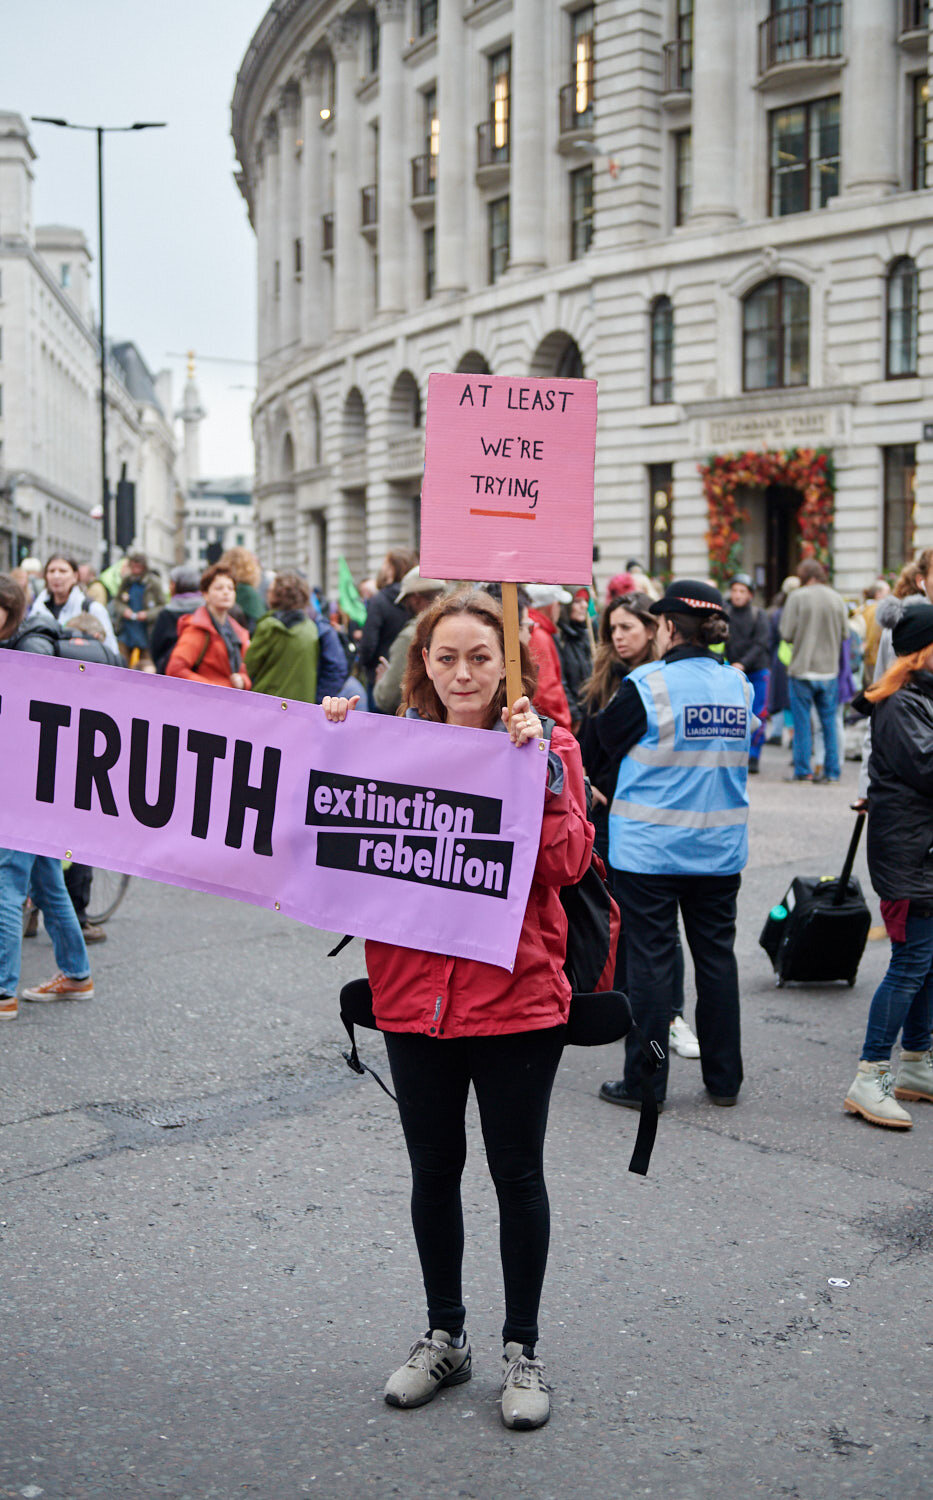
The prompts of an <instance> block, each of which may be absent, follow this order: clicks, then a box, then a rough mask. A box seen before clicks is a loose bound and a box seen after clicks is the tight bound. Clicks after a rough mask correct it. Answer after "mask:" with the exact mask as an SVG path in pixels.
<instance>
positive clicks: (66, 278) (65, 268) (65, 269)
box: [59, 260, 71, 287]
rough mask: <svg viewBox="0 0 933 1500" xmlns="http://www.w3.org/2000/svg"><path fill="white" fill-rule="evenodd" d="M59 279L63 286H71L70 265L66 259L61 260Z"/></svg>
mask: <svg viewBox="0 0 933 1500" xmlns="http://www.w3.org/2000/svg"><path fill="white" fill-rule="evenodd" d="M59 280H60V281H61V284H62V286H63V287H69V286H71V266H70V265H69V263H68V261H67V260H63V261H62V264H61V269H60V271H59Z"/></svg>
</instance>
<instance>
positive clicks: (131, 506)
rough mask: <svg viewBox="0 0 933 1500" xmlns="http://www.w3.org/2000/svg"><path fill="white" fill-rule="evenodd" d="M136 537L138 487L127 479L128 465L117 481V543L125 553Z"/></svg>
mask: <svg viewBox="0 0 933 1500" xmlns="http://www.w3.org/2000/svg"><path fill="white" fill-rule="evenodd" d="M135 535H136V486H135V484H134V483H133V481H132V479H127V478H126V465H125V464H124V467H123V474H122V475H121V477H120V479H119V480H118V481H117V531H116V543H117V546H118V547H120V548H122V550H123V551H124V552H125V551H126V549H127V548H128V547H131V546H132V545H133V538H134V537H135Z"/></svg>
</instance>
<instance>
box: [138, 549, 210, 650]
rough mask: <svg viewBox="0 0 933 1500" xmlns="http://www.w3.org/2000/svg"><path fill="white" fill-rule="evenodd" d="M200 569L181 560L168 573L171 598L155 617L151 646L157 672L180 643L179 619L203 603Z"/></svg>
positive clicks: (191, 612) (190, 613)
mask: <svg viewBox="0 0 933 1500" xmlns="http://www.w3.org/2000/svg"><path fill="white" fill-rule="evenodd" d="M201 572H202V569H201V568H199V567H196V566H195V564H194V563H179V564H178V567H177V568H173V569H172V571H171V573H170V574H169V575H168V576H169V588H170V590H171V598H170V599H169V602H168V604H166V606H165V608H164V609H163V610H160V611H159V613H158V614H157V615H156V617H155V621H154V623H153V626H152V636H151V638H150V642H149V649H150V651H151V653H152V660H153V662H154V664H155V669H156V671H157V672H163V673H164V671H165V669H166V667H167V666H168V659H169V657H170V656H171V654H172V652H173V651H174V649H175V647H176V645H177V644H178V621H179V620H180V619H181V617H182V615H193V614H194V612H195V610H196V609H199V608H200V607H201V605H202V604H203V603H204V600H203V599H202V598H201Z"/></svg>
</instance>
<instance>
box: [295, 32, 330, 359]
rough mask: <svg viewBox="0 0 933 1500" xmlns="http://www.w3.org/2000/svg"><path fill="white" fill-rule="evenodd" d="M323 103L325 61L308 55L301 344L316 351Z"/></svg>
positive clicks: (320, 324)
mask: <svg viewBox="0 0 933 1500" xmlns="http://www.w3.org/2000/svg"><path fill="white" fill-rule="evenodd" d="M323 102H324V59H323V58H321V57H317V56H315V54H314V53H313V52H309V53H308V54H307V56H306V58H305V60H304V70H303V72H302V76H301V162H300V167H299V177H300V182H301V191H300V193H299V203H300V210H301V212H300V218H299V221H298V222H299V224H300V226H301V227H300V230H299V233H300V234H301V239H302V244H303V248H304V263H303V267H302V272H301V296H300V302H301V320H300V321H301V342H302V343H303V344H305V345H306V346H308V347H310V348H312V349H314V348H316V347H317V346H318V344H321V343H323V341H324V297H323V290H324V287H325V286H326V285H327V277H326V276H325V274H324V273H325V270H326V268H325V266H324V263H323V261H322V260H321V245H322V237H323V229H322V225H321V220H322V218H323V215H324V211H325V210H324V190H325V152H324V138H323V136H322V134H321V108H322V105H323Z"/></svg>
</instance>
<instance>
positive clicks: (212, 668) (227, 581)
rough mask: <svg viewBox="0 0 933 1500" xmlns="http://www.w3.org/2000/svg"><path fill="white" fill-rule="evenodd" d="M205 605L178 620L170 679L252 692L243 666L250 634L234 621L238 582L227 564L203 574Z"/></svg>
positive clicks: (219, 565)
mask: <svg viewBox="0 0 933 1500" xmlns="http://www.w3.org/2000/svg"><path fill="white" fill-rule="evenodd" d="M201 593H202V594H203V595H204V603H203V604H202V605H201V606H200V607H199V608H198V609H196V610H195V611H194V613H193V614H191V615H182V616H181V618H180V619H179V621H178V642H177V644H176V646H175V648H174V650H173V651H172V654H171V656H170V657H169V659H168V666H167V667H166V668H165V675H166V677H187V678H189V679H190V680H191V681H192V682H210V683H213V684H214V685H215V686H216V687H232V688H242V689H245V690H247V691H248V690H249V688H251V687H252V683H251V681H250V678H249V673H248V672H247V670H246V668H245V667H244V665H243V657H244V655H245V653H246V649H247V647H248V646H249V635H248V634H247V632H246V631H245V630H244V629H243V627H242V625H238V624H237V622H236V620H231V619H230V611H231V609H232V608H233V606H234V604H236V580H235V579H234V577H233V574H232V573H231V572H230V570H229V568H226V567H224V565H223V563H214V564H213V566H212V567H210V568H208V569H207V571H206V572H204V573H203V574H202V575H201Z"/></svg>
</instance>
